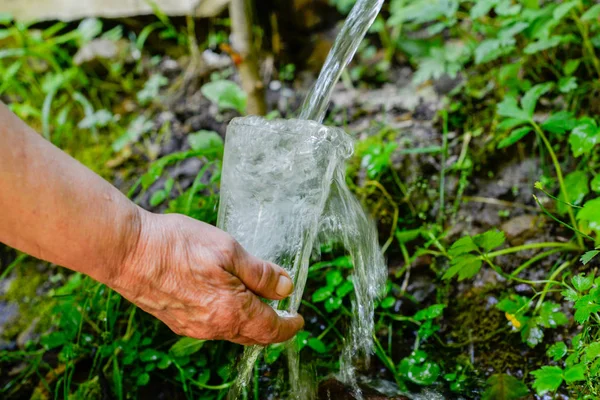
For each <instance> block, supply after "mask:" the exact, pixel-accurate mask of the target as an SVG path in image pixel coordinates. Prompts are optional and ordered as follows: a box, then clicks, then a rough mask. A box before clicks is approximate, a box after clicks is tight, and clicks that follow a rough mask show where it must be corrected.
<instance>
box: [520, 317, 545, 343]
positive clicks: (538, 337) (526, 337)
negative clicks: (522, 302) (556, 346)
mask: <svg viewBox="0 0 600 400" xmlns="http://www.w3.org/2000/svg"><path fill="white" fill-rule="evenodd" d="M519 321H521V320H519ZM521 340H522V341H523V342H524V343H526V344H527V345H528V346H529V347H531V348H534V347H535V346H537V345H538V344H540V343H541V342H542V340H544V331H543V330H542V328H540V326H539V325H538V323H537V321H536V319H535V318H530V319H527V320H526V322H525V324H524V325H523V327H522V329H521Z"/></svg>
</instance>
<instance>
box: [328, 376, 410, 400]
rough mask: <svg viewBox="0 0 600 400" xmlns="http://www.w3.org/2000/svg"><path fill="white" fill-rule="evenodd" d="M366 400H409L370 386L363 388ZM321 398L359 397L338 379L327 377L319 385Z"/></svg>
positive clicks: (353, 398)
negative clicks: (389, 395) (386, 393)
mask: <svg viewBox="0 0 600 400" xmlns="http://www.w3.org/2000/svg"><path fill="white" fill-rule="evenodd" d="M361 390H362V394H363V398H364V399H365V400H408V397H405V396H393V397H388V396H385V395H383V394H381V393H379V392H378V391H376V390H374V389H370V388H361ZM318 399H319V400H356V399H357V397H356V396H355V395H354V394H353V391H352V389H351V388H349V387H348V386H346V385H344V384H343V383H342V382H340V381H338V380H337V379H327V380H326V381H323V382H322V383H321V384H320V385H319V394H318Z"/></svg>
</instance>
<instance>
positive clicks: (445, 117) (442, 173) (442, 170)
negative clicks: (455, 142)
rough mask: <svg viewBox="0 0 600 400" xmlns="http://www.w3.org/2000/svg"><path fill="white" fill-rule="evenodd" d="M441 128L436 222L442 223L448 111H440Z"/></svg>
mask: <svg viewBox="0 0 600 400" xmlns="http://www.w3.org/2000/svg"><path fill="white" fill-rule="evenodd" d="M442 119H443V123H444V126H443V129H442V165H441V167H440V206H439V207H440V208H439V210H438V224H440V225H442V226H443V223H444V211H445V210H444V194H445V193H444V191H445V190H446V188H445V182H446V160H447V158H448V112H447V111H446V110H443V111H442Z"/></svg>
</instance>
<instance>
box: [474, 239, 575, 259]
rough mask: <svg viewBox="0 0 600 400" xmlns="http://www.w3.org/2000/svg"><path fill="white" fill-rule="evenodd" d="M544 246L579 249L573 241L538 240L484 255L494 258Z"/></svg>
mask: <svg viewBox="0 0 600 400" xmlns="http://www.w3.org/2000/svg"><path fill="white" fill-rule="evenodd" d="M546 247H558V248H562V249H563V250H573V251H581V247H579V246H576V245H574V244H573V243H561V242H538V243H528V244H523V245H521V246H515V247H509V248H508V249H502V250H498V251H493V252H491V253H487V254H486V257H488V258H494V257H498V256H503V255H506V254H511V253H518V252H519V251H524V250H532V249H542V248H546Z"/></svg>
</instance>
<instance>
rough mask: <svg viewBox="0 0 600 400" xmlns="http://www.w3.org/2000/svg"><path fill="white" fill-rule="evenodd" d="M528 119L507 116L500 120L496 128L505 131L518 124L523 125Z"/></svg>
mask: <svg viewBox="0 0 600 400" xmlns="http://www.w3.org/2000/svg"><path fill="white" fill-rule="evenodd" d="M528 122H529V121H527V120H523V119H517V118H507V119H505V120H504V121H502V122H500V123H499V124H498V125H497V126H496V129H498V130H499V131H507V130H511V129H514V128H516V127H517V126H519V125H523V124H526V123H528Z"/></svg>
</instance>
